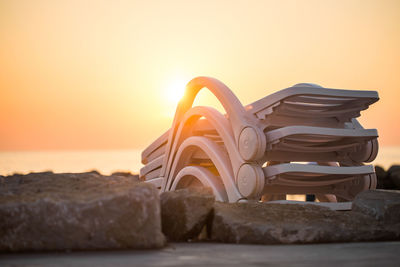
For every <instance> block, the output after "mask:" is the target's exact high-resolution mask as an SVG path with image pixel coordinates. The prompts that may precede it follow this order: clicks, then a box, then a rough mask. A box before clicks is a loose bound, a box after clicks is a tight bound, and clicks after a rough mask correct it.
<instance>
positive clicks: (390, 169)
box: [387, 165, 400, 175]
mask: <svg viewBox="0 0 400 267" xmlns="http://www.w3.org/2000/svg"><path fill="white" fill-rule="evenodd" d="M399 170H400V165H392V166H390V168H389V169H388V171H387V172H388V175H390V174H391V173H392V172H396V171H399Z"/></svg>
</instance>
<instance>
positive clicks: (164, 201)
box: [160, 189, 215, 241]
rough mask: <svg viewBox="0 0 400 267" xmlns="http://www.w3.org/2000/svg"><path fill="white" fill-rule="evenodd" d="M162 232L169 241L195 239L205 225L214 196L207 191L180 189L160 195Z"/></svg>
mask: <svg viewBox="0 0 400 267" xmlns="http://www.w3.org/2000/svg"><path fill="white" fill-rule="evenodd" d="M160 198H161V218H162V230H163V232H164V234H165V235H166V236H167V237H168V239H169V240H173V241H184V240H188V239H194V238H196V237H197V236H198V235H199V234H200V232H201V230H202V229H203V227H204V226H205V225H206V222H207V219H208V218H209V216H210V214H211V211H212V208H213V204H214V200H215V198H214V195H212V193H211V191H210V190H208V189H181V190H177V191H168V192H164V193H162V194H161V197H160Z"/></svg>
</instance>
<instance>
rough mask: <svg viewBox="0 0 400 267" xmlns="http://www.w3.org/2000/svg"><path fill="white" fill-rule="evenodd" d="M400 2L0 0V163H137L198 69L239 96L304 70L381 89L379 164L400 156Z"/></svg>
mask: <svg viewBox="0 0 400 267" xmlns="http://www.w3.org/2000/svg"><path fill="white" fill-rule="evenodd" d="M399 14H400V1H398V0H375V1H371V0H360V1H358V0H348V1H330V0H304V1H294V0H282V1H267V0H265V1H255V0H253V1H249V0H247V1H239V0H238V1H223V0H218V1H190V0H187V1H172V0H171V1H102V0H97V1H46V0H37V1H19V0H18V1H11V0H0V175H4V174H10V173H13V172H29V171H41V170H54V171H58V172H65V171H71V172H72V171H85V170H90V169H98V170H99V171H101V172H105V173H108V172H111V171H114V170H129V171H134V172H137V171H138V169H139V168H140V151H141V150H142V149H144V148H145V147H146V146H147V145H148V144H150V143H151V142H152V141H153V140H154V139H155V138H156V137H158V136H159V135H161V134H162V133H163V132H164V131H165V130H167V129H168V128H169V127H170V125H171V123H172V119H173V116H174V111H175V108H176V105H177V103H178V101H179V99H180V97H181V95H182V94H183V90H184V87H185V84H186V83H187V82H188V81H189V80H190V79H192V78H194V77H196V76H203V75H204V76H212V77H215V78H217V79H219V80H221V81H223V82H224V83H225V84H227V85H228V86H229V87H230V88H231V89H232V90H233V91H234V93H235V94H236V95H237V97H238V98H239V99H240V100H241V101H242V103H243V104H248V103H251V102H253V101H255V100H258V99H259V98H262V97H264V96H266V95H268V94H271V93H273V92H275V91H277V90H280V89H283V88H286V87H289V86H292V85H293V84H296V83H300V82H312V83H317V84H320V85H322V86H325V87H330V88H339V89H340V88H342V89H352V90H377V91H378V92H379V95H380V97H381V99H380V101H379V102H378V103H376V104H374V105H373V106H371V107H370V109H368V110H367V111H364V112H363V113H362V116H361V118H360V121H361V123H362V124H363V126H364V127H366V128H377V129H378V131H379V134H380V138H379V142H380V145H381V149H380V154H379V156H378V159H377V161H376V163H378V164H381V165H384V166H389V165H390V164H392V163H395V162H396V161H397V162H400V120H399V118H398V116H399V115H400V107H399V104H398V102H399V99H400V15H399ZM196 103H197V104H205V103H207V104H211V105H217V103H216V101H215V100H214V98H212V97H211V96H210V95H209V94H208V93H207V91H205V90H204V92H203V91H202V92H201V94H200V97H199V99H197V100H196ZM217 108H218V107H217Z"/></svg>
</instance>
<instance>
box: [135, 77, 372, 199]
mask: <svg viewBox="0 0 400 267" xmlns="http://www.w3.org/2000/svg"><path fill="white" fill-rule="evenodd" d="M204 87H206V88H208V89H209V90H210V91H211V92H212V93H213V94H214V95H215V96H216V97H217V98H218V99H219V101H220V102H221V104H222V105H223V107H224V108H225V111H226V114H225V115H222V114H221V113H220V112H218V111H217V110H215V109H213V108H211V107H192V104H193V101H194V98H195V97H196V95H197V93H198V91H199V90H200V89H202V88H204ZM378 99H379V98H378V94H377V93H376V92H375V91H350V90H338V89H327V88H322V87H319V86H315V85H312V84H298V85H295V86H293V87H290V88H287V89H284V90H281V91H279V92H277V93H274V94H272V95H269V96H267V97H264V98H263V99H260V100H258V101H256V102H254V103H252V104H250V105H247V106H245V107H243V106H242V104H241V103H240V101H239V100H238V99H237V98H236V97H235V95H234V94H233V93H232V91H231V90H230V89H229V88H228V87H226V86H225V85H224V84H222V83H221V82H219V81H218V80H215V79H213V78H207V77H198V78H195V79H193V80H192V81H190V82H189V83H188V85H187V90H186V93H185V97H184V98H183V99H182V100H181V102H180V103H179V105H178V108H177V111H176V114H175V118H174V122H173V125H172V127H171V129H169V130H168V131H167V132H165V133H164V134H163V135H161V136H160V137H159V138H158V139H157V140H155V141H154V142H153V143H152V144H151V145H150V146H149V147H148V148H146V149H145V150H144V151H143V153H142V163H143V164H145V166H144V167H143V168H142V169H141V170H140V177H141V179H142V180H145V181H148V182H151V183H154V184H155V185H156V186H158V187H159V188H160V189H161V191H168V190H175V189H177V188H182V187H188V186H194V185H202V186H209V187H211V188H212V189H213V191H214V194H215V195H216V197H217V199H218V200H220V201H229V202H235V201H238V200H240V199H259V198H260V197H261V196H262V195H263V194H302V193H314V194H318V195H335V196H339V197H340V198H343V199H347V200H351V199H352V198H354V196H355V194H357V193H359V192H361V191H363V190H366V189H369V188H374V187H375V186H376V177H375V174H374V170H373V168H372V166H362V165H363V162H370V161H372V160H374V158H375V157H376V154H377V151H378V146H377V144H378V143H377V137H378V134H377V131H376V130H374V129H363V128H362V126H361V125H360V124H359V123H358V122H357V120H356V117H358V116H359V115H360V111H362V110H365V109H367V108H368V106H369V105H371V104H372V103H374V102H376V101H377V100H378ZM293 162H318V164H308V165H306V164H298V163H293ZM264 163H266V166H264V167H262V166H263V165H264ZM324 165H326V166H324ZM331 200H332V198H331Z"/></svg>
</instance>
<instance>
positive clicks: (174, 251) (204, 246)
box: [0, 242, 400, 267]
mask: <svg viewBox="0 0 400 267" xmlns="http://www.w3.org/2000/svg"><path fill="white" fill-rule="evenodd" d="M399 251H400V242H373V243H347V244H344V243H336V244H319V245H290V246H284V245H237V244H215V243H172V244H170V245H169V246H167V247H166V248H163V249H161V250H142V251H138V250H134V251H129V250H126V251H99V252H72V253H36V254H33V253H30V254H27V253H22V254H21V253H18V254H0V266H2V267H3V266H4V267H11V266H13V267H14V266H29V267H32V266H43V267H47V266H60V267H64V266H65V267H66V266H77V267H92V266H96V267H105V266H111V267H115V266H119V267H124V266H143V267H147V266H161V267H162V266H329V267H330V266H332V267H337V266H385V267H391V266H399V262H400V253H399Z"/></svg>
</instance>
